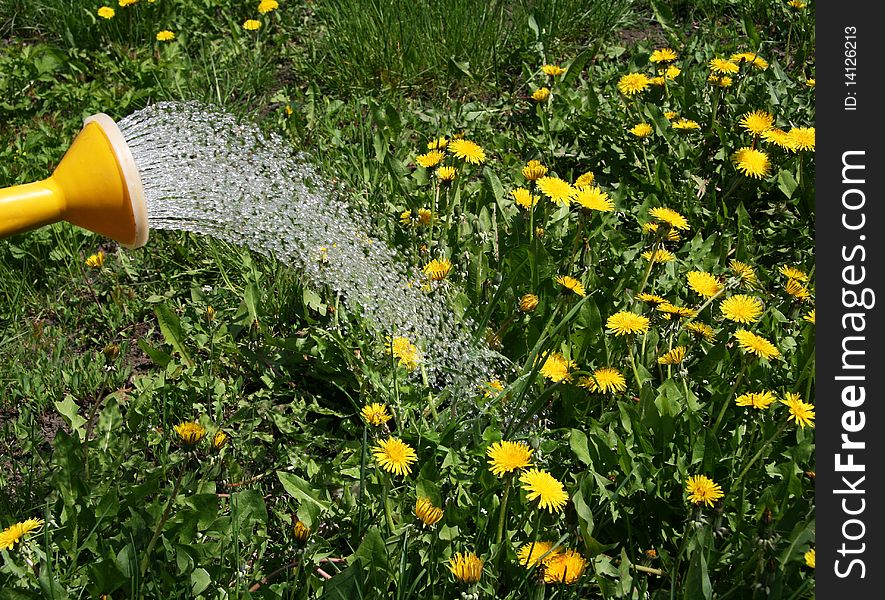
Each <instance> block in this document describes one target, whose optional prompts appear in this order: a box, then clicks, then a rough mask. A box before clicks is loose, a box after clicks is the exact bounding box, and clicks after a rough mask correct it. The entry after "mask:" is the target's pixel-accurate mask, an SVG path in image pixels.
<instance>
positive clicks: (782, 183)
mask: <svg viewBox="0 0 885 600" xmlns="http://www.w3.org/2000/svg"><path fill="white" fill-rule="evenodd" d="M777 187H778V189H779V190H780V191H782V192H783V193H784V196H786V197H787V198H792V197H793V192H795V191H796V188H797V187H799V184H798V183H796V178H795V177H793V174H792V173H790V172H789V171H787V170H786V169H782V170H781V172H780V173H778V174H777Z"/></svg>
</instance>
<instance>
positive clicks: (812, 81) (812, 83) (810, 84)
mask: <svg viewBox="0 0 885 600" xmlns="http://www.w3.org/2000/svg"><path fill="white" fill-rule="evenodd" d="M816 83H817V82H816V81H815V79H814V77H809V78H808V79H806V80H805V86H806V87H810V88H812V89H814V86H815V85H816Z"/></svg>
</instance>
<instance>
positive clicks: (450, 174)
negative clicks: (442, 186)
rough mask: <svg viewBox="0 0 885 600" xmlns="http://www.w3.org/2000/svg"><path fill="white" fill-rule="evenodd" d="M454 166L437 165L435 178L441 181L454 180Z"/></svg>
mask: <svg viewBox="0 0 885 600" xmlns="http://www.w3.org/2000/svg"><path fill="white" fill-rule="evenodd" d="M455 173H456V172H455V167H438V168H437V169H436V178H437V179H439V180H440V181H442V182H443V183H448V182H450V181H454V180H455Z"/></svg>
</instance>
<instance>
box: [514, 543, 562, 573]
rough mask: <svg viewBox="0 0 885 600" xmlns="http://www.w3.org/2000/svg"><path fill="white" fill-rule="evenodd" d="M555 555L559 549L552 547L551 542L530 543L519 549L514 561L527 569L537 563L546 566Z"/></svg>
mask: <svg viewBox="0 0 885 600" xmlns="http://www.w3.org/2000/svg"><path fill="white" fill-rule="evenodd" d="M557 554H559V549H558V548H554V547H553V542H532V543H529V544H523V545H522V546H520V547H519V550H517V551H516V559H517V560H518V561H519V566H521V567H525V568H526V569H528V568H530V567H534V566H536V565H537V564H538V563H542V564H547V563H548V562H549V561H550V560H551V559H552V558H553V557H554V556H556V555H557Z"/></svg>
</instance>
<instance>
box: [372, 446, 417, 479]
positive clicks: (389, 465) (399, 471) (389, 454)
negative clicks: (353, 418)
mask: <svg viewBox="0 0 885 600" xmlns="http://www.w3.org/2000/svg"><path fill="white" fill-rule="evenodd" d="M372 454H374V455H375V460H377V461H378V464H379V465H380V466H381V468H382V469H384V470H385V471H387V472H388V473H393V474H394V475H401V476H405V475H408V474H409V473H411V472H412V467H411V465H412V463H414V462H415V461H417V460H418V455H417V454H415V450H414V449H412V447H411V446H409V445H408V444H407V443H405V442H404V441H402V440H400V439H398V438H395V437H391V438H388V439H386V440H380V441H379V442H378V443H377V444H375V446H374V447H373V448H372Z"/></svg>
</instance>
